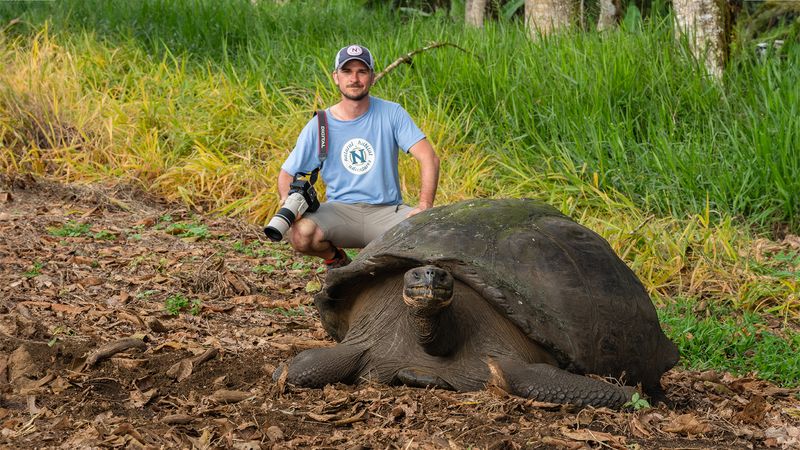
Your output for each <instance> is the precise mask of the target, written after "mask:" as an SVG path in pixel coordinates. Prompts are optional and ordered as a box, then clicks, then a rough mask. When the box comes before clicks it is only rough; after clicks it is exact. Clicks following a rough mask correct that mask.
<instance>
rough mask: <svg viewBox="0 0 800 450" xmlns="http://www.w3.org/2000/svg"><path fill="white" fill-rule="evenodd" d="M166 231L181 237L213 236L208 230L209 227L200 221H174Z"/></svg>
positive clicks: (200, 237) (205, 237) (202, 237)
mask: <svg viewBox="0 0 800 450" xmlns="http://www.w3.org/2000/svg"><path fill="white" fill-rule="evenodd" d="M164 231H166V232H167V233H169V234H173V235H175V236H178V237H181V238H197V239H208V238H209V237H211V233H209V232H208V227H207V226H205V225H204V224H199V223H183V222H178V223H173V224H171V225H169V226H168V227H167V228H166V229H165V230H164Z"/></svg>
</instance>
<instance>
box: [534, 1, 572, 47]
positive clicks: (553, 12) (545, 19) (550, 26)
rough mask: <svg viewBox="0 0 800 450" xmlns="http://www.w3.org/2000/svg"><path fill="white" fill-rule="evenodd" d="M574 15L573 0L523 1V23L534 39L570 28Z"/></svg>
mask: <svg viewBox="0 0 800 450" xmlns="http://www.w3.org/2000/svg"><path fill="white" fill-rule="evenodd" d="M576 14H577V8H576V7H575V2H574V0H525V23H526V24H527V25H528V30H529V31H530V34H531V37H532V38H534V39H536V38H537V37H538V36H545V35H548V34H550V33H552V32H554V31H557V30H559V29H562V28H566V27H568V26H570V25H571V24H572V23H573V22H574V21H575V19H576V17H575V15H576Z"/></svg>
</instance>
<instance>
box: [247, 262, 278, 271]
mask: <svg viewBox="0 0 800 450" xmlns="http://www.w3.org/2000/svg"><path fill="white" fill-rule="evenodd" d="M277 269H278V268H277V267H275V266H274V265H273V264H260V265H257V266H255V267H253V269H252V271H253V273H273V272H275V270H277Z"/></svg>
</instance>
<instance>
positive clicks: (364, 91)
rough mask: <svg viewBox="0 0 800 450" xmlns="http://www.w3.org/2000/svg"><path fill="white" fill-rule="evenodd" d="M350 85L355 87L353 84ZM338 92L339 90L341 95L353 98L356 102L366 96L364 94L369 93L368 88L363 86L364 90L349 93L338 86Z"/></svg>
mask: <svg viewBox="0 0 800 450" xmlns="http://www.w3.org/2000/svg"><path fill="white" fill-rule="evenodd" d="M350 87H355V86H350ZM339 92H341V93H342V95H343V96H344V97H345V98H346V99H348V100H353V101H356V102H357V101H359V100H363V99H364V98H366V96H368V95H369V88H368V87H367V88H364V90H363V91H361V92H359V93H358V94H351V93H349V92H347V91H346V90H345V89H342V88H341V87H339Z"/></svg>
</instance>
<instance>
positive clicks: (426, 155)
mask: <svg viewBox="0 0 800 450" xmlns="http://www.w3.org/2000/svg"><path fill="white" fill-rule="evenodd" d="M408 152H409V153H411V155H412V156H413V157H414V158H415V159H416V160H417V161H418V162H419V174H420V180H421V186H420V192H419V204H417V207H416V208H414V209H413V210H411V212H409V213H408V217H411V216H413V215H414V214H417V213H420V212H422V211H424V210H426V209H428V208H431V207H433V201H434V199H435V198H436V189H437V187H438V185H439V157H438V156H436V151H434V150H433V146H432V145H431V143H430V142H428V140H427V139H423V140H421V141H419V142H417V143H416V144H414V145H412V146H411V148H410V149H409V150H408Z"/></svg>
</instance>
